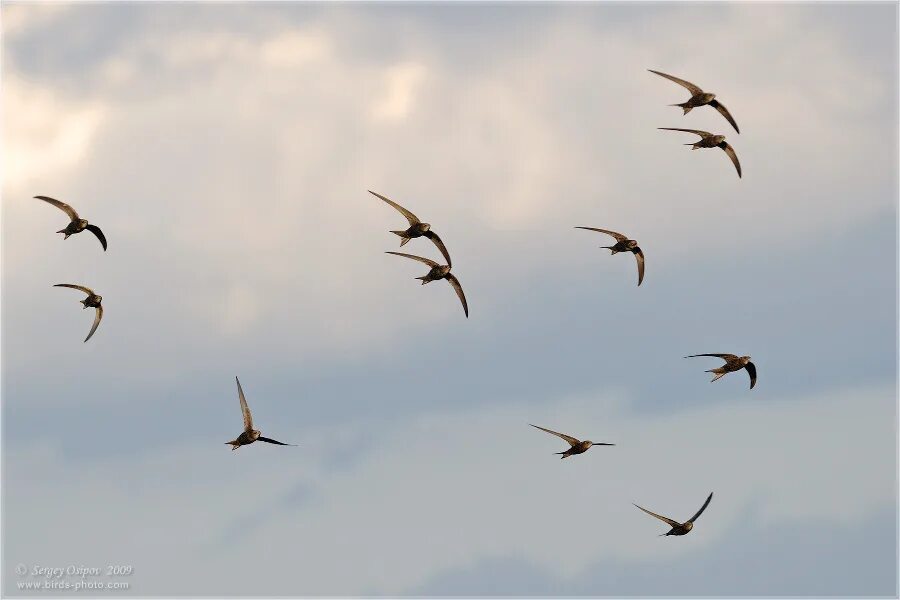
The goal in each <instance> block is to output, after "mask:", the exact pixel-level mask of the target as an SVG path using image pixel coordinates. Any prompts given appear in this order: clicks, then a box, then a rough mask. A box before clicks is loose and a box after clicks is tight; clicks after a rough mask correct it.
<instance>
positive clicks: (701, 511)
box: [687, 492, 712, 523]
mask: <svg viewBox="0 0 900 600" xmlns="http://www.w3.org/2000/svg"><path fill="white" fill-rule="evenodd" d="M710 500H712V492H710V493H709V497H708V498H707V499H706V502H704V503H703V506H701V507H700V510H698V511H697V514H696V515H694V516H693V517H691V518H690V519H689V520H688V521H687V522H688V523H693V522H694V521H696V520H697V517H699V516H700V515H701V514H703V511H704V510H706V507H707V506H709V501H710Z"/></svg>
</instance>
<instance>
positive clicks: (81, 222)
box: [35, 196, 106, 252]
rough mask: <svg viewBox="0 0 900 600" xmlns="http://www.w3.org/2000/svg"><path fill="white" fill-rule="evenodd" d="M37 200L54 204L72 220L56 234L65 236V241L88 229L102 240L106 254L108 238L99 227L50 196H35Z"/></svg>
mask: <svg viewBox="0 0 900 600" xmlns="http://www.w3.org/2000/svg"><path fill="white" fill-rule="evenodd" d="M35 198H36V199H38V200H43V201H44V202H46V203H47V204H52V205H53V206H55V207H56V208H58V209H60V210H61V211H63V212H64V213H66V214H67V215H68V216H69V219H70V221H69V224H68V225H66V227H65V228H64V229H60V230H59V231H57V232H56V233H61V234H63V235H64V236H65V237H63V239H64V240H67V239H69V236H70V235H74V234H76V233H81V232H82V231H84V230H85V229H87V230H88V231H90V232H91V233H93V234H94V235H95V236H97V239H98V240H100V245H101V246H103V251H104V252H105V251H106V236H105V235H103V232H102V231H100V228H99V227H97V226H96V225H91V224H90V223H88V222H87V219H82V218H81V217H79V216H78V213H77V212H75V209H74V208H72V207H71V206H69V205H68V204H66V203H65V202H62V201H60V200H56V199H54V198H51V197H49V196H35Z"/></svg>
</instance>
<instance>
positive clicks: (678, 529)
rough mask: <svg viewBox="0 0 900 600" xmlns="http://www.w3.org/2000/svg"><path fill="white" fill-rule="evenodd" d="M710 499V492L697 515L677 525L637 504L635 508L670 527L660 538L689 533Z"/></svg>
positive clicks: (671, 520) (711, 495)
mask: <svg viewBox="0 0 900 600" xmlns="http://www.w3.org/2000/svg"><path fill="white" fill-rule="evenodd" d="M712 497H713V493H712V492H710V493H709V497H708V498H707V499H706V502H704V503H703V506H701V507H700V510H698V511H697V514H695V515H694V516H693V517H691V518H690V519H688V520H687V521H685V522H684V523H679V522H678V521H675V520H673V519H670V518H669V517H664V516H662V515H658V514H656V513H655V512H652V511H649V510H647V509H646V508H643V507H641V506H638V505H637V504H635V506H637V507H638V508H640V509H641V510H642V511H644V512H645V513H647V514H648V515H650V516H652V517H656V518H657V519H659V520H660V521H663V522H664V523H668V524H669V525H670V526H671V527H672V529H670V530H669V531H668V532H666V533H663V534H661V535H660V537H662V536H664V535H686V534H687V533H689V532H690V531H691V529H693V528H694V521H696V520H697V517H699V516H700V515H701V514H703V511H704V510H706V507H707V506H709V501H710V500H712ZM632 504H634V503H633V502H632Z"/></svg>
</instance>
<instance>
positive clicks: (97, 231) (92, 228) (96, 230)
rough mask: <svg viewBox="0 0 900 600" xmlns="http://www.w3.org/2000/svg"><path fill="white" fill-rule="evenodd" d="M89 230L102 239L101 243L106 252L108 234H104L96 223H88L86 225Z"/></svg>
mask: <svg viewBox="0 0 900 600" xmlns="http://www.w3.org/2000/svg"><path fill="white" fill-rule="evenodd" d="M85 229H87V230H88V231H90V232H91V233H93V234H94V235H96V236H97V239H98V240H100V245H101V246H103V250H104V252H105V251H106V236H105V235H103V232H102V231H100V228H99V227H97V226H96V225H87V226H86V227H85Z"/></svg>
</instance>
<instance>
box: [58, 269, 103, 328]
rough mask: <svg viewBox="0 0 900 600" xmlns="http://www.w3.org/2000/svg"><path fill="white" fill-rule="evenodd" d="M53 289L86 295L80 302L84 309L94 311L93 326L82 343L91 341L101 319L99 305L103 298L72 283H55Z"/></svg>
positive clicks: (101, 314) (88, 289)
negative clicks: (68, 290)
mask: <svg viewBox="0 0 900 600" xmlns="http://www.w3.org/2000/svg"><path fill="white" fill-rule="evenodd" d="M53 287H65V288H72V289H73V290H79V291H82V292H84V293H85V294H87V298H85V299H84V300H80V301H79V302H81V303H82V304H83V305H84V308H88V307H90V308H94V309H96V310H95V312H94V324H93V325H91V331H90V332H89V333H88V334H87V337H86V338H84V341H85V342H86V341H88V340H89V339H91V336H92V335H94V332H95V331H97V326H99V325H100V319H102V318H103V305H102V304H100V303H101V302H102V301H103V296H99V295H97V294H95V293H94V290H92V289H91V288H89V287H84V286H83V285H75V284H74V283H57V284H56V285H54V286H53Z"/></svg>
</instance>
